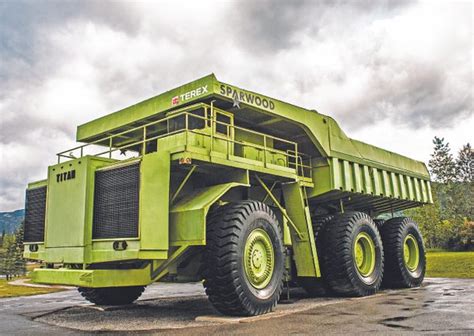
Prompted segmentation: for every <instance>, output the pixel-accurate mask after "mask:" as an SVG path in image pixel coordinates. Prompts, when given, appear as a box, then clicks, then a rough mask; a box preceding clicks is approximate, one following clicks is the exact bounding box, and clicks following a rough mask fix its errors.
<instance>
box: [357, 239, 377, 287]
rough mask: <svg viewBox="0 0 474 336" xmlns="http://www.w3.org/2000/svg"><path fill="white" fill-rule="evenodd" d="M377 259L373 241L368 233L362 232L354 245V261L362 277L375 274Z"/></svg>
mask: <svg viewBox="0 0 474 336" xmlns="http://www.w3.org/2000/svg"><path fill="white" fill-rule="evenodd" d="M375 258H376V256H375V244H374V241H373V239H372V238H371V237H370V236H369V235H368V234H367V233H366V232H360V233H359V234H358V235H357V237H356V240H355V244H354V260H355V265H356V268H357V272H359V274H360V275H361V276H362V277H364V278H366V277H369V276H370V275H371V274H372V273H373V272H374V270H375Z"/></svg>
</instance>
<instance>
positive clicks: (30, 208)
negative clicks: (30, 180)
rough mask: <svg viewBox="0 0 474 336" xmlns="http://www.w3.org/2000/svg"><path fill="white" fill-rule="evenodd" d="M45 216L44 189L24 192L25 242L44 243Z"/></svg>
mask: <svg viewBox="0 0 474 336" xmlns="http://www.w3.org/2000/svg"><path fill="white" fill-rule="evenodd" d="M45 214H46V187H40V188H35V189H30V190H26V204H25V231H24V241H25V242H43V241H44V223H45Z"/></svg>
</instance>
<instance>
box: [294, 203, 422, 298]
mask: <svg viewBox="0 0 474 336" xmlns="http://www.w3.org/2000/svg"><path fill="white" fill-rule="evenodd" d="M315 240H316V245H317V249H318V253H319V260H320V266H321V272H322V278H318V279H314V278H312V279H308V278H306V279H300V284H301V286H302V287H303V288H305V289H306V291H307V292H308V293H309V294H310V295H312V296H321V295H326V294H329V293H330V294H336V295H342V296H365V295H371V294H374V293H375V292H376V291H377V290H378V289H379V288H380V287H381V286H383V287H385V288H408V287H416V286H419V285H421V282H422V281H423V278H424V274H425V268H426V259H425V252H424V246H423V239H422V237H421V234H420V232H419V230H418V228H417V225H416V223H415V222H414V221H413V220H411V219H410V218H406V217H398V218H392V219H390V220H387V221H385V222H383V223H381V222H379V223H375V222H374V221H373V220H372V219H371V218H370V217H369V216H368V215H366V214H365V213H361V212H346V213H344V214H339V215H336V216H332V217H331V218H330V220H327V221H326V222H325V223H324V225H322V227H321V228H318V230H317V231H316V230H315Z"/></svg>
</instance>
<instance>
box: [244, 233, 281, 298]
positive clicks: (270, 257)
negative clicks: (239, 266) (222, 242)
mask: <svg viewBox="0 0 474 336" xmlns="http://www.w3.org/2000/svg"><path fill="white" fill-rule="evenodd" d="M274 263H275V254H274V251H273V244H272V242H271V240H270V237H269V236H268V234H267V233H266V232H265V231H264V230H262V229H255V230H253V231H252V232H251V233H250V234H249V236H248V237H247V241H246V242H245V250H244V269H245V275H246V276H247V279H248V281H249V282H250V284H251V285H252V286H253V287H255V288H257V289H262V288H265V286H267V285H268V283H269V282H270V280H271V278H272V275H273V269H274Z"/></svg>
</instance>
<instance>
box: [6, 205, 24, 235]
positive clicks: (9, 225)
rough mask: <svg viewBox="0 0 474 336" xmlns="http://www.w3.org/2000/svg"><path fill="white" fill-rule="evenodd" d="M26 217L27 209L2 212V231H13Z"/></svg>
mask: <svg viewBox="0 0 474 336" xmlns="http://www.w3.org/2000/svg"><path fill="white" fill-rule="evenodd" d="M23 218H25V210H24V209H21V210H15V211H11V212H0V233H2V232H3V231H4V230H5V233H13V232H14V231H15V230H16V229H17V228H18V227H19V226H20V224H21V222H22V220H23Z"/></svg>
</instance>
